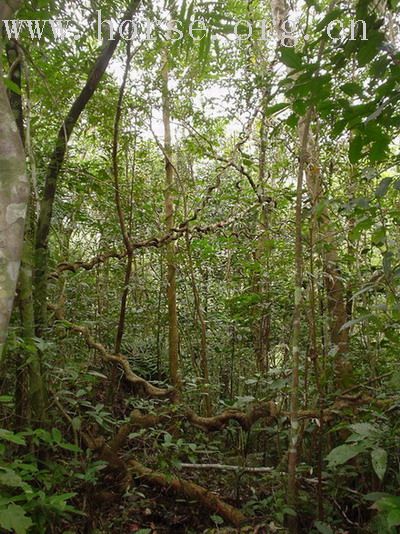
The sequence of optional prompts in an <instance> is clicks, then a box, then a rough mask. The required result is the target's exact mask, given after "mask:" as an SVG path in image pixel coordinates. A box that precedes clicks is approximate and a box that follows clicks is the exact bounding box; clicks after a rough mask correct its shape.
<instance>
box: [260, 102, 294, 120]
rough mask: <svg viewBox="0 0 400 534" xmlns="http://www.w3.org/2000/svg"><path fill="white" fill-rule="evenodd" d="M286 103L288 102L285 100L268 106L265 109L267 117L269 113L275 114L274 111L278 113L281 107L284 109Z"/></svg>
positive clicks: (286, 105)
mask: <svg viewBox="0 0 400 534" xmlns="http://www.w3.org/2000/svg"><path fill="white" fill-rule="evenodd" d="M288 105H289V104H287V103H286V102H281V103H279V104H274V105H273V106H268V107H267V109H266V110H265V114H266V115H267V117H269V116H271V115H275V113H278V111H282V110H283V109H286V108H287V107H288Z"/></svg>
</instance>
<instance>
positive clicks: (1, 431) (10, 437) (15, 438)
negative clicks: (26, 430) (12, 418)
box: [0, 428, 26, 445]
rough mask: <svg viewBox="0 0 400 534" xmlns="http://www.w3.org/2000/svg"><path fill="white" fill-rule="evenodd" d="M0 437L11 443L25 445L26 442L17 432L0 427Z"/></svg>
mask: <svg viewBox="0 0 400 534" xmlns="http://www.w3.org/2000/svg"><path fill="white" fill-rule="evenodd" d="M0 439H5V440H6V441H11V443H16V444H17V445H26V442H25V440H24V438H23V437H22V436H20V435H19V434H14V432H11V431H10V430H6V429H5V428H0Z"/></svg>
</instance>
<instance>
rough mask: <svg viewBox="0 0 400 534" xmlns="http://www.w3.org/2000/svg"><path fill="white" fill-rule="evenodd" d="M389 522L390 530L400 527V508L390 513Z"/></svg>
mask: <svg viewBox="0 0 400 534" xmlns="http://www.w3.org/2000/svg"><path fill="white" fill-rule="evenodd" d="M387 522H388V525H389V527H390V528H392V527H397V526H398V525H400V508H398V509H397V510H392V511H391V512H389V514H388V516H387Z"/></svg>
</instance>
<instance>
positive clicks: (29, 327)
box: [6, 40, 45, 427]
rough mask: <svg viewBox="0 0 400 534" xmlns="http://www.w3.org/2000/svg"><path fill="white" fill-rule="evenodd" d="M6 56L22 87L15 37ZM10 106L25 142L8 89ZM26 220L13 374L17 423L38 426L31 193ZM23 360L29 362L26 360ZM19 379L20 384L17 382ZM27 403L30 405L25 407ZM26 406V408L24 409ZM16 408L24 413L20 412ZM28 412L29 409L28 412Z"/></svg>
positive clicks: (18, 104) (17, 102)
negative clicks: (19, 351) (21, 347)
mask: <svg viewBox="0 0 400 534" xmlns="http://www.w3.org/2000/svg"><path fill="white" fill-rule="evenodd" d="M6 50H7V59H8V63H9V66H10V70H9V73H8V76H9V78H10V79H11V81H12V82H14V83H15V85H16V86H17V87H18V88H19V89H21V72H22V69H21V66H22V56H21V54H20V51H19V49H18V44H17V42H16V41H14V40H12V41H10V42H8V43H7V46H6ZM8 98H9V100H10V105H11V109H12V111H13V113H14V117H15V121H16V124H17V128H18V132H19V136H20V139H21V141H22V143H23V144H24V139H25V135H24V126H23V112H22V97H21V94H18V93H16V92H13V91H9V93H8ZM27 219H28V221H27V224H26V225H25V237H24V245H23V250H22V261H21V269H20V272H19V280H18V305H19V309H20V314H21V321H22V332H23V338H24V341H25V344H26V345H27V346H28V347H29V350H25V351H24V355H23V359H22V361H20V364H19V365H18V369H17V376H16V382H17V384H16V392H17V391H18V403H16V408H18V410H17V409H16V420H17V424H19V425H22V424H23V423H24V422H26V421H27V420H28V419H30V420H31V424H32V426H33V427H35V426H40V425H41V424H42V422H43V420H44V413H45V394H44V391H45V388H44V382H43V376H42V369H41V358H40V352H39V350H38V349H37V347H36V345H35V343H34V341H33V339H34V337H35V318H34V311H33V293H32V261H33V233H34V225H35V220H34V199H33V196H32V194H31V196H30V200H29V203H28V215H27ZM26 362H29V363H28V364H27V363H26ZM26 369H28V373H29V386H28V388H27V391H28V397H29V403H28V402H27V400H28V399H24V398H23V397H24V396H26V392H25V389H26V377H25V374H26ZM18 381H21V387H20V386H19V385H18ZM28 405H29V409H26V407H27V406H28ZM24 407H25V409H24ZM19 408H22V409H23V410H24V413H22V412H21V413H19V411H20V410H19ZM28 412H29V413H28Z"/></svg>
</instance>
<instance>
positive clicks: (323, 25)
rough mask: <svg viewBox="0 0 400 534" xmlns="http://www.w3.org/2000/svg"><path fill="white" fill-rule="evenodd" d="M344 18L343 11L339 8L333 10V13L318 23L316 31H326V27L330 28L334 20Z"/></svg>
mask: <svg viewBox="0 0 400 534" xmlns="http://www.w3.org/2000/svg"><path fill="white" fill-rule="evenodd" d="M342 16H343V11H342V10H341V9H339V8H336V9H332V11H330V12H329V13H328V14H327V15H325V17H324V18H323V19H322V20H321V21H320V22H318V24H317V26H316V28H315V29H316V31H317V32H319V31H321V30H326V27H327V26H328V24H329V23H330V22H332V21H333V20H336V19H339V18H341V17H342Z"/></svg>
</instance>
